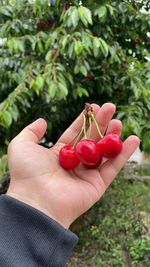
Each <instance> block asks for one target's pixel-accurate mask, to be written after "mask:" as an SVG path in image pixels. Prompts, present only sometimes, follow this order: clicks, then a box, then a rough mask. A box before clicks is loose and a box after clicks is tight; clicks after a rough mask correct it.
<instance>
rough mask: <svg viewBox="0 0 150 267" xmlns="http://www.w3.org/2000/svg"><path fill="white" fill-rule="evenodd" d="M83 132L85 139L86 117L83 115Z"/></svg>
mask: <svg viewBox="0 0 150 267" xmlns="http://www.w3.org/2000/svg"><path fill="white" fill-rule="evenodd" d="M83 119H84V121H83V131H84V138H85V139H87V133H86V116H85V115H84V114H83Z"/></svg>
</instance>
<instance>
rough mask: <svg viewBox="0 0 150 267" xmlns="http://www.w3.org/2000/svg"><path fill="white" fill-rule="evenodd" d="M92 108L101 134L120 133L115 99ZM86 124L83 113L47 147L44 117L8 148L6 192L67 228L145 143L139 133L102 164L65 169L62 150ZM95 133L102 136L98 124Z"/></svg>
mask: <svg viewBox="0 0 150 267" xmlns="http://www.w3.org/2000/svg"><path fill="white" fill-rule="evenodd" d="M92 106H93V110H94V114H95V116H96V119H97V121H98V124H99V125H100V129H101V132H102V133H104V132H110V131H114V132H115V133H117V134H119V135H120V134H121V130H122V124H121V122H120V121H119V120H115V119H112V117H113V115H114V113H115V106H114V105H113V104H111V103H106V104H104V105H103V106H102V107H100V106H98V105H96V104H93V105H92ZM82 122H83V118H82V113H81V114H80V116H79V117H78V118H77V119H76V120H75V121H74V122H73V124H72V125H71V126H70V127H69V128H68V129H67V130H66V131H65V132H64V134H63V135H62V136H61V137H60V139H59V140H58V142H57V143H56V144H55V145H54V146H53V147H52V148H51V149H47V148H44V147H42V146H40V145H39V144H38V142H39V140H40V139H41V138H42V137H43V135H44V133H45V131H46V128H47V124H46V122H45V120H44V119H38V120H36V121H35V122H33V123H31V124H30V125H28V126H27V127H26V128H24V129H23V130H22V131H21V132H20V133H19V134H18V135H17V136H16V137H15V138H14V139H13V140H12V141H11V143H10V145H9V147H8V161H9V170H10V176H11V180H10V186H9V188H8V191H7V195H9V196H11V197H14V198H16V199H18V200H20V201H23V202H24V203H26V204H28V205H30V206H32V207H34V208H36V209H38V210H40V211H41V212H43V213H45V214H46V215H48V216H49V217H51V218H53V219H54V220H55V221H57V222H58V223H60V224H61V225H62V226H64V227H65V228H69V226H70V225H71V224H72V223H73V221H74V220H75V219H76V218H78V217H79V216H80V215H81V214H83V213H85V212H86V211H87V210H88V209H89V208H91V207H92V206H93V205H94V203H96V202H97V201H99V200H100V198H101V197H102V195H103V194H104V192H105V191H106V189H107V188H108V186H109V185H110V184H111V183H112V181H113V180H114V178H115V177H116V176H117V174H118V173H119V171H120V170H121V169H122V167H123V166H124V165H125V163H126V161H127V160H128V159H129V158H130V156H131V155H132V154H133V152H134V151H135V150H136V148H137V147H138V146H139V144H140V140H139V138H138V137H136V136H130V137H129V138H128V139H127V140H126V141H125V142H124V144H123V149H122V152H121V153H120V154H119V155H118V156H117V157H116V158H115V159H111V160H107V161H104V162H103V163H102V164H101V165H100V166H99V168H97V169H91V170H89V169H86V168H85V167H84V166H81V165H79V167H77V168H76V169H75V170H74V171H65V170H64V169H63V168H61V167H60V165H59V162H58V155H59V151H60V149H61V148H62V147H63V146H64V145H66V144H69V143H70V142H71V141H72V139H73V138H74V137H75V136H76V135H77V133H78V132H79V130H80V128H81V125H82ZM91 136H92V138H93V139H94V140H96V141H97V140H99V136H98V133H97V130H96V128H95V125H92V131H91Z"/></svg>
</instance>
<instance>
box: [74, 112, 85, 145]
mask: <svg viewBox="0 0 150 267" xmlns="http://www.w3.org/2000/svg"><path fill="white" fill-rule="evenodd" d="M83 133H84V137H85V138H87V134H86V116H85V114H84V113H83V125H82V128H81V131H80V132H79V133H78V135H77V136H76V137H75V142H74V144H73V148H74V147H75V146H76V144H77V143H78V141H79V139H80V137H81V136H82V134H83Z"/></svg>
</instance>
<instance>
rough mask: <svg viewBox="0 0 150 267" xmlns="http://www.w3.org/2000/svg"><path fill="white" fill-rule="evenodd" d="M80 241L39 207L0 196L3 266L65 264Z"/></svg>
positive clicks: (59, 266) (0, 265)
mask: <svg viewBox="0 0 150 267" xmlns="http://www.w3.org/2000/svg"><path fill="white" fill-rule="evenodd" d="M77 241H78V238H77V236H76V235H75V234H73V233H72V232H71V231H70V230H66V229H65V228H63V227H62V226H61V225H60V224H58V223H57V222H56V221H54V220H52V219H51V218H49V217H48V216H47V215H45V214H44V213H42V212H40V211H39V210H37V209H34V208H33V207H31V206H29V205H26V204H25V203H23V202H21V201H18V200H16V199H15V198H13V197H10V196H7V195H1V196H0V267H63V266H65V264H66V262H67V260H68V258H69V256H70V254H71V251H72V249H73V247H74V246H75V244H76V243H77Z"/></svg>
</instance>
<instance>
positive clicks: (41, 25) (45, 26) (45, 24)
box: [36, 19, 55, 30]
mask: <svg viewBox="0 0 150 267" xmlns="http://www.w3.org/2000/svg"><path fill="white" fill-rule="evenodd" d="M54 25H55V22H54V20H53V19H49V20H48V21H44V20H42V19H40V20H39V22H38V23H37V25H36V28H37V30H49V29H51V28H52V27H54Z"/></svg>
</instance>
